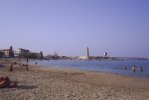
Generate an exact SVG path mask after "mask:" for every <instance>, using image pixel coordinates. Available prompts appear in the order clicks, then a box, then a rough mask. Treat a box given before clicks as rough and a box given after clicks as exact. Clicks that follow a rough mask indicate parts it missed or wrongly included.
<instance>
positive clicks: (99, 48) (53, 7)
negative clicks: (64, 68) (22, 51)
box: [0, 0, 149, 57]
mask: <svg viewBox="0 0 149 100" xmlns="http://www.w3.org/2000/svg"><path fill="white" fill-rule="evenodd" d="M11 45H12V46H13V48H14V49H16V48H20V47H21V48H26V49H30V50H31V51H36V52H39V51H43V53H44V54H45V55H46V54H53V53H54V52H55V51H58V52H59V54H60V55H66V56H74V55H85V54H86V47H87V46H88V47H89V48H90V55H96V56H101V55H103V53H104V52H105V51H107V52H108V54H109V55H110V56H128V57H131V56H133V57H149V0H0V49H3V48H9V47H10V46H11Z"/></svg>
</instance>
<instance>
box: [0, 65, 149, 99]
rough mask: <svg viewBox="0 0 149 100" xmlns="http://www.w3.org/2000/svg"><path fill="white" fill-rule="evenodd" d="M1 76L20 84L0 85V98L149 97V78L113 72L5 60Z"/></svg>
mask: <svg viewBox="0 0 149 100" xmlns="http://www.w3.org/2000/svg"><path fill="white" fill-rule="evenodd" d="M1 64H3V65H5V67H3V68H0V76H4V75H6V76H8V77H9V78H10V79H11V80H13V81H18V82H19V83H18V85H19V87H18V88H3V89H0V100H149V79H141V78H134V77H127V76H121V75H115V74H110V73H102V72H92V71H80V70H72V69H60V68H43V67H41V66H37V65H36V66H35V65H34V66H33V65H30V66H29V71H27V70H26V67H25V66H21V65H15V66H14V70H13V72H9V71H8V69H9V67H10V63H2V62H1Z"/></svg>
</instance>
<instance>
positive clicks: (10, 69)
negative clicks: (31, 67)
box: [9, 63, 13, 72]
mask: <svg viewBox="0 0 149 100" xmlns="http://www.w3.org/2000/svg"><path fill="white" fill-rule="evenodd" d="M9 71H10V72H12V71H13V63H12V64H11V66H10V68H9Z"/></svg>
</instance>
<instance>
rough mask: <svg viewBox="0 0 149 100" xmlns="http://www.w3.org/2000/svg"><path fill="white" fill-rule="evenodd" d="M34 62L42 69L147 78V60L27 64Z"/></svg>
mask: <svg viewBox="0 0 149 100" xmlns="http://www.w3.org/2000/svg"><path fill="white" fill-rule="evenodd" d="M24 62H25V61H24ZM35 62H37V64H38V65H41V66H43V67H56V68H71V69H79V70H88V71H101V72H109V73H114V74H120V75H127V76H134V77H143V78H149V60H29V64H35ZM134 65H135V66H136V71H135V72H133V71H132V70H131V67H132V66H134ZM124 66H126V67H127V69H126V70H124V69H123V67H124ZM140 67H143V72H141V71H140Z"/></svg>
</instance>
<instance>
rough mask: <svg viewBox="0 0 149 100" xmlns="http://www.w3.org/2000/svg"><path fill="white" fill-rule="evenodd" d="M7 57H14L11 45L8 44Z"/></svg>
mask: <svg viewBox="0 0 149 100" xmlns="http://www.w3.org/2000/svg"><path fill="white" fill-rule="evenodd" d="M9 57H14V52H13V47H12V46H10V48H9Z"/></svg>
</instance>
